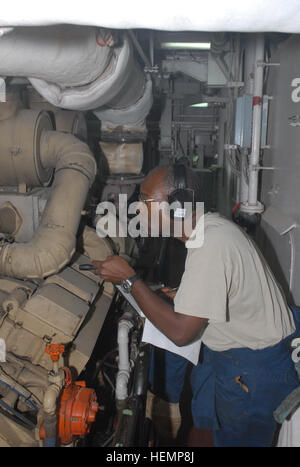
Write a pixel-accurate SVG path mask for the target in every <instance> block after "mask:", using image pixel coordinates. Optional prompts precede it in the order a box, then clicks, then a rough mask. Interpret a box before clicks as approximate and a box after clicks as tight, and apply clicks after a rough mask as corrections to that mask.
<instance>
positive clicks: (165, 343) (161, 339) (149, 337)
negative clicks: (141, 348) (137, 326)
mask: <svg viewBox="0 0 300 467" xmlns="http://www.w3.org/2000/svg"><path fill="white" fill-rule="evenodd" d="M142 341H143V342H147V343H149V344H152V345H155V346H156V347H160V348H161V349H164V350H168V351H169V352H173V353H175V354H177V355H180V356H181V357H184V358H186V359H187V360H189V361H190V362H192V363H193V364H194V365H197V363H198V359H199V352H200V347H201V339H198V340H197V341H195V342H193V343H192V344H189V345H184V346H182V347H178V346H177V345H175V344H174V342H172V341H171V340H170V339H168V338H167V336H165V335H164V334H163V333H162V332H161V331H159V329H157V328H156V327H155V326H154V325H153V324H152V323H151V321H149V319H146V322H145V326H144V332H143V337H142Z"/></svg>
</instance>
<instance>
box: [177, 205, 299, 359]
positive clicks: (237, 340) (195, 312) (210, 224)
mask: <svg viewBox="0 0 300 467" xmlns="http://www.w3.org/2000/svg"><path fill="white" fill-rule="evenodd" d="M196 228H197V227H196ZM174 304H175V312H178V313H182V314H186V315H192V316H199V317H201V318H208V326H207V327H206V329H205V331H204V333H203V336H202V342H203V343H204V344H205V345H207V346H208V347H209V348H211V349H212V350H217V351H223V350H228V349H230V348H239V347H248V348H251V349H262V348H265V347H268V346H272V345H275V344H276V343H277V342H279V341H280V340H282V339H283V338H284V337H287V336H289V335H290V334H292V332H293V331H294V330H295V326H294V320H293V316H292V312H291V310H290V309H289V307H288V306H287V304H286V300H285V297H284V295H283V292H282V291H281V289H280V287H279V285H278V284H277V282H276V280H275V278H274V275H273V273H272V272H271V270H270V268H269V266H268V265H267V263H266V261H265V259H264V258H263V256H262V254H261V252H260V251H259V249H258V248H257V247H256V246H255V244H254V242H253V241H252V240H251V239H250V238H249V236H247V234H246V233H245V232H244V231H243V230H242V229H241V228H240V227H238V226H237V225H236V224H235V223H233V222H231V221H229V220H228V219H226V218H224V217H222V216H220V215H219V214H217V213H207V214H205V216H204V243H203V246H202V247H200V248H188V253H187V258H186V263H185V271H184V274H183V276H182V280H181V283H180V287H179V289H178V292H177V294H176V297H175V300H174Z"/></svg>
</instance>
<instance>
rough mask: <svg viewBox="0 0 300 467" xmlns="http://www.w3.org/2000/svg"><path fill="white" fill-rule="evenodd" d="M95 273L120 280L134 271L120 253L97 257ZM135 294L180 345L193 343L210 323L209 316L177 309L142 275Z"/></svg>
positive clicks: (152, 320)
mask: <svg viewBox="0 0 300 467" xmlns="http://www.w3.org/2000/svg"><path fill="white" fill-rule="evenodd" d="M93 264H94V265H95V266H97V268H98V269H97V270H96V271H95V274H99V275H101V277H102V278H103V279H104V280H105V281H109V282H113V283H114V284H120V283H121V282H122V281H123V280H124V279H127V278H128V277H131V276H134V275H135V271H134V269H133V268H131V267H130V266H129V264H128V263H127V262H126V261H125V260H124V259H123V258H121V257H120V256H109V257H108V258H107V259H106V260H105V261H94V262H93ZM131 293H132V295H133V297H134V299H135V300H136V301H137V303H138V305H139V306H140V308H141V309H142V310H143V313H144V314H145V316H146V317H147V318H148V319H149V320H150V321H151V322H152V323H153V324H154V326H156V327H157V328H158V329H159V330H160V331H161V332H162V333H163V334H165V335H166V336H167V337H168V338H169V339H170V340H172V341H173V342H174V344H176V345H177V346H183V345H187V344H189V343H191V342H192V341H193V340H194V339H195V338H196V337H197V336H198V334H199V333H200V332H201V331H202V330H203V329H204V327H205V326H206V324H207V319H204V318H198V317H196V316H188V315H184V314H181V313H175V311H174V306H173V305H171V304H170V303H168V302H166V300H164V299H162V298H160V297H159V296H158V295H157V294H156V293H154V292H153V291H152V290H151V289H150V288H149V287H148V286H147V285H146V284H145V283H144V282H143V281H142V280H141V279H138V280H137V281H135V283H134V284H133V288H132V292H131Z"/></svg>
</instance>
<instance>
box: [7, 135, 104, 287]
mask: <svg viewBox="0 0 300 467" xmlns="http://www.w3.org/2000/svg"><path fill="white" fill-rule="evenodd" d="M40 160H41V164H42V166H43V167H44V168H47V169H48V168H49V169H50V168H55V177H54V182H53V186H52V191H51V196H50V198H49V200H48V202H47V205H46V207H45V210H44V213H43V216H42V219H41V223H40V226H39V228H38V229H37V231H36V233H35V236H34V238H33V239H32V240H31V241H30V242H29V243H27V244H22V243H20V244H10V245H6V246H4V247H3V248H2V250H1V251H0V274H2V275H4V276H8V277H15V278H18V279H41V278H44V277H47V276H50V275H52V274H55V273H57V272H58V271H60V270H61V269H62V268H63V267H64V266H65V265H66V264H67V263H68V262H69V261H70V260H71V258H72V256H73V254H74V252H75V247H76V233H77V230H78V227H79V223H80V218H81V211H82V209H83V207H84V204H85V201H86V197H87V194H88V190H89V188H90V186H91V184H92V182H93V180H94V177H95V175H96V170H97V167H96V161H95V159H94V157H93V155H92V153H91V152H90V150H89V148H88V146H87V145H86V144H85V143H82V142H81V141H79V140H78V139H77V138H76V137H74V136H73V135H70V134H65V133H59V132H55V131H44V132H43V133H42V136H41V142H40Z"/></svg>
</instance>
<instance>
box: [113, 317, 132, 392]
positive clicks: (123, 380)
mask: <svg viewBox="0 0 300 467" xmlns="http://www.w3.org/2000/svg"><path fill="white" fill-rule="evenodd" d="M131 319H132V315H131V314H130V313H124V315H123V318H122V319H121V320H120V322H119V326H118V347H119V362H118V367H119V371H118V374H117V378H116V400H117V401H124V400H126V399H127V397H128V381H129V376H130V360H129V332H130V330H131V329H132V327H133V323H132V322H131Z"/></svg>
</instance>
